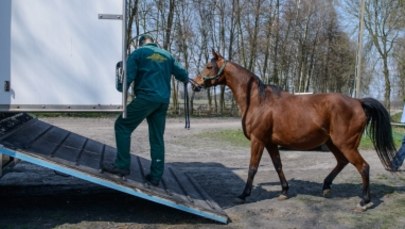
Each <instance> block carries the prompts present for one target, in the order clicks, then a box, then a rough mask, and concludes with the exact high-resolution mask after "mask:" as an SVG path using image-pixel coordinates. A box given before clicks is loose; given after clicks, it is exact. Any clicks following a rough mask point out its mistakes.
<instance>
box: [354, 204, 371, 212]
mask: <svg viewBox="0 0 405 229" xmlns="http://www.w3.org/2000/svg"><path fill="white" fill-rule="evenodd" d="M373 205H374V204H373V202H369V203H368V204H365V205H363V206H361V205H360V204H357V206H356V208H355V209H353V210H354V211H355V212H365V211H367V210H368V209H370V208H371V207H372V206H373Z"/></svg>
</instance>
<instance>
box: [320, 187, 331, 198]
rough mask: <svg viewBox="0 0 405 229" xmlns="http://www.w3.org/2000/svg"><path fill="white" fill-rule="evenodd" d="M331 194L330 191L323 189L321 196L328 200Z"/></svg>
mask: <svg viewBox="0 0 405 229" xmlns="http://www.w3.org/2000/svg"><path fill="white" fill-rule="evenodd" d="M331 193H332V190H330V189H324V190H323V191H322V195H323V197H325V198H330V197H331Z"/></svg>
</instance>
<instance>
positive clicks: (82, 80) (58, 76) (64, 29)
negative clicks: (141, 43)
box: [0, 0, 126, 112]
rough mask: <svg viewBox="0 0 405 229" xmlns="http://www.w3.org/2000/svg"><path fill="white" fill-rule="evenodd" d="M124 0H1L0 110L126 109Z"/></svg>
mask: <svg viewBox="0 0 405 229" xmlns="http://www.w3.org/2000/svg"><path fill="white" fill-rule="evenodd" d="M123 4H125V0H124V1H119V0H86V1H83V0H56V1H55V0H35V1H26V0H1V1H0V31H1V33H0V41H1V42H0V50H1V52H0V79H1V83H2V84H3V85H2V86H3V87H2V88H0V89H1V93H0V111H31V112H32V111H61V112H64V111H121V110H122V108H123V106H122V102H123V101H124V100H123V99H122V94H121V93H119V92H117V91H116V90H115V64H116V63H117V62H118V61H119V60H122V59H123V55H125V52H124V51H123V50H124V47H125V45H124V44H123V42H124V39H123V37H125V36H123V35H124V34H125V31H126V30H125V25H123V24H125V20H101V19H122V16H123V14H124V12H123Z"/></svg>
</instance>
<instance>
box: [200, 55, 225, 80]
mask: <svg viewBox="0 0 405 229" xmlns="http://www.w3.org/2000/svg"><path fill="white" fill-rule="evenodd" d="M227 63H228V61H227V60H224V64H223V65H222V66H221V67H220V68H219V71H218V72H217V74H216V75H214V76H210V75H206V76H202V78H203V80H204V82H206V81H209V80H218V79H219V77H221V75H222V73H224V69H225V66H226V64H227ZM215 65H216V64H215Z"/></svg>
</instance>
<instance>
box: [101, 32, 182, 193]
mask: <svg viewBox="0 0 405 229" xmlns="http://www.w3.org/2000/svg"><path fill="white" fill-rule="evenodd" d="M139 46H140V48H138V49H136V50H135V51H134V52H132V53H131V54H130V55H129V57H128V59H127V82H126V83H127V85H129V84H131V83H132V82H134V92H135V98H134V100H132V101H131V102H130V103H129V104H128V105H127V117H126V118H125V119H124V118H123V117H122V115H120V116H119V117H118V118H117V120H116V122H115V139H116V144H117V155H116V158H115V162H114V163H111V164H105V165H103V170H104V171H106V172H109V173H113V174H117V175H120V176H125V175H128V174H129V173H130V164H131V156H130V145H131V134H132V132H133V131H134V130H135V129H136V128H137V126H138V125H139V124H140V123H141V122H142V121H143V120H144V119H145V118H146V120H147V122H148V127H149V143H150V147H151V149H150V154H151V167H150V173H149V174H148V175H147V176H146V177H145V179H146V181H147V182H149V183H151V184H152V185H155V186H157V185H158V184H159V182H160V180H161V177H162V175H163V171H164V161H165V146H164V139H163V134H164V130H165V125H166V113H167V109H168V107H169V100H170V90H171V88H170V79H171V75H174V76H175V78H176V79H177V80H180V81H182V82H188V81H189V78H188V72H187V70H186V69H185V68H183V67H182V66H181V65H180V63H179V62H177V61H176V60H175V58H174V57H173V56H172V55H171V54H170V53H169V52H168V51H166V50H164V49H161V48H159V47H158V45H157V44H156V43H155V42H154V39H153V37H152V36H150V35H148V34H144V35H142V36H141V37H140V38H139ZM117 90H118V91H121V92H122V85H120V86H118V87H117Z"/></svg>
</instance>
